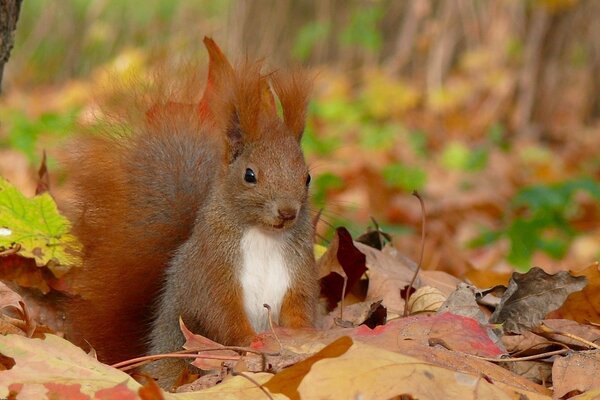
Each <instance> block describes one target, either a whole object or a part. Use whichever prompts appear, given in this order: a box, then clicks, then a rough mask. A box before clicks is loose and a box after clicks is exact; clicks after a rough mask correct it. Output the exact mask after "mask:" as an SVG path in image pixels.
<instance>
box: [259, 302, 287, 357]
mask: <svg viewBox="0 0 600 400" xmlns="http://www.w3.org/2000/svg"><path fill="white" fill-rule="evenodd" d="M263 307H264V308H266V309H267V315H268V317H269V328H271V333H272V334H273V336H275V340H276V341H277V344H278V345H279V354H281V352H282V351H283V345H282V344H281V341H280V340H279V337H278V336H277V334H276V333H275V328H273V317H272V313H271V306H270V305H268V304H263Z"/></svg>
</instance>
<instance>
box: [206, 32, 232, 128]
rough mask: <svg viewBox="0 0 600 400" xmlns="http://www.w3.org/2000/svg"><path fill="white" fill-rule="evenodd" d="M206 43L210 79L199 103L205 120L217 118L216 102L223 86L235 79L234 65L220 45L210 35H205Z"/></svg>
mask: <svg viewBox="0 0 600 400" xmlns="http://www.w3.org/2000/svg"><path fill="white" fill-rule="evenodd" d="M204 45H205V46H206V50H208V79H207V81H206V87H205V89H204V94H203V95H202V99H201V100H200V103H199V104H198V112H199V113H200V116H201V117H202V119H203V120H213V122H215V121H214V118H215V108H216V107H217V106H215V104H214V103H215V102H218V101H220V99H219V97H220V96H222V93H220V92H221V90H222V86H223V85H226V84H228V82H229V81H231V80H232V79H233V76H234V71H233V67H232V66H231V64H230V63H229V61H227V57H225V55H224V54H223V52H222V51H221V49H220V48H219V46H217V44H216V43H215V41H214V40H212V39H211V38H209V37H206V36H205V37H204Z"/></svg>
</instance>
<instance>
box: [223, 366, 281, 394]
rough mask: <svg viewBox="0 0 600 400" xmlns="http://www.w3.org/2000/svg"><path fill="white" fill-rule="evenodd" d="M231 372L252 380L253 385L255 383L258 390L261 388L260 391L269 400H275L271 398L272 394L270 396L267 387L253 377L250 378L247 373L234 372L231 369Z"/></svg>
mask: <svg viewBox="0 0 600 400" xmlns="http://www.w3.org/2000/svg"><path fill="white" fill-rule="evenodd" d="M231 374H232V375H233V376H241V377H244V378H246V379H248V380H249V381H250V382H252V383H253V384H254V385H256V387H257V388H259V389H260V390H262V392H263V393H264V394H265V395H266V396H267V397H268V398H269V399H271V400H275V399H273V396H271V393H269V392H267V389H265V388H264V387H263V386H262V385H261V384H260V383H258V382H256V380H254V378H250V377H249V376H248V375H246V374H244V373H243V372H235V371H231Z"/></svg>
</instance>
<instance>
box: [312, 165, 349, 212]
mask: <svg viewBox="0 0 600 400" xmlns="http://www.w3.org/2000/svg"><path fill="white" fill-rule="evenodd" d="M343 186H344V181H343V180H342V178H340V177H339V176H337V175H334V174H332V173H331V172H326V173H324V174H322V175H319V176H317V177H316V179H315V183H314V186H313V187H314V193H313V195H312V199H313V202H314V203H315V205H316V206H317V207H324V206H325V202H326V200H327V192H328V191H329V190H332V189H333V190H335V189H341V188H342V187H343Z"/></svg>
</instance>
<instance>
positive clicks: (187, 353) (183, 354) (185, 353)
mask: <svg viewBox="0 0 600 400" xmlns="http://www.w3.org/2000/svg"><path fill="white" fill-rule="evenodd" d="M220 350H231V351H236V352H245V353H254V354H258V355H260V356H262V357H263V358H264V357H266V356H278V355H279V353H269V352H265V351H260V350H256V349H253V348H250V347H240V346H222V347H209V348H195V349H189V350H180V351H177V352H173V353H167V354H152V355H149V356H142V357H137V358H132V359H130V360H125V361H121V362H118V363H116V364H112V365H111V367H113V368H119V369H122V370H123V371H126V370H129V369H131V368H133V367H130V365H132V364H136V365H135V366H136V367H138V366H139V365H137V364H139V363H142V364H140V365H143V364H145V363H148V362H150V361H155V360H160V359H163V358H207V359H208V358H210V359H216V360H229V359H231V360H237V359H238V358H233V357H231V358H225V357H227V356H218V357H213V356H210V357H208V356H207V355H206V354H194V353H198V352H200V351H203V352H204V351H220ZM124 367H127V368H126V369H125V368H124Z"/></svg>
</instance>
